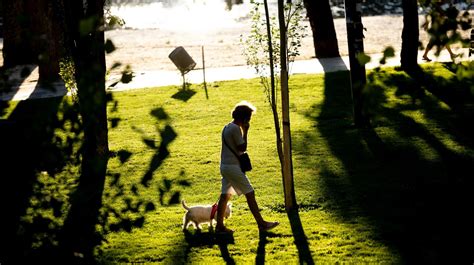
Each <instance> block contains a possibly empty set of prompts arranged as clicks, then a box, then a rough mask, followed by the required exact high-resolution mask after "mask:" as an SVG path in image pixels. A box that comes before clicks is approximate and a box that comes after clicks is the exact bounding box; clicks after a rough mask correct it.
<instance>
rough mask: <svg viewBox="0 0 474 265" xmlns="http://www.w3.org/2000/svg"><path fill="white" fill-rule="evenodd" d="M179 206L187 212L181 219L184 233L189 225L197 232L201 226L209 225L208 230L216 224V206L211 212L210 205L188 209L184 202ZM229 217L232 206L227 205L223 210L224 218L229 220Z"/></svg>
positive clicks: (211, 207)
mask: <svg viewBox="0 0 474 265" xmlns="http://www.w3.org/2000/svg"><path fill="white" fill-rule="evenodd" d="M181 204H182V205H183V208H184V209H186V210H187V212H186V213H185V214H184V217H183V231H186V229H187V228H188V227H189V226H190V225H192V226H194V228H197V229H198V230H201V229H202V226H201V224H207V225H209V229H210V230H212V229H213V225H214V224H215V223H216V219H217V213H216V210H217V205H216V206H214V210H213V206H212V205H196V206H192V207H188V206H187V205H186V202H185V201H184V200H182V201H181ZM231 215H232V204H231V203H229V204H227V207H226V209H225V213H224V217H225V218H229V217H230V216H231Z"/></svg>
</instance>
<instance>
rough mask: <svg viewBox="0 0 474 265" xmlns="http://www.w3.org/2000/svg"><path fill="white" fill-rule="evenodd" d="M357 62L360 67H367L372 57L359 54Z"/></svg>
mask: <svg viewBox="0 0 474 265" xmlns="http://www.w3.org/2000/svg"><path fill="white" fill-rule="evenodd" d="M356 57H357V61H359V64H360V65H366V64H367V63H368V62H370V56H368V55H367V54H365V53H363V52H361V53H359V54H357V56H356Z"/></svg>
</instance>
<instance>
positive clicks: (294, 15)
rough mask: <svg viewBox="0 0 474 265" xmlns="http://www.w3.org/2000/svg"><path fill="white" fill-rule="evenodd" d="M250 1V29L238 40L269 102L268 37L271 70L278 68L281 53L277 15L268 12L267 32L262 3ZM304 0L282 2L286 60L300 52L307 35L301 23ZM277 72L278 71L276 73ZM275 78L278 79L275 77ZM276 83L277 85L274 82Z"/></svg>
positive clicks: (275, 71)
mask: <svg viewBox="0 0 474 265" xmlns="http://www.w3.org/2000/svg"><path fill="white" fill-rule="evenodd" d="M250 3H251V4H252V5H253V9H252V10H251V12H250V16H251V17H252V24H251V31H250V34H249V35H248V36H246V37H244V36H241V38H240V42H241V44H242V45H243V53H244V55H245V58H246V60H247V65H249V66H252V67H253V68H254V69H255V71H256V72H257V74H258V75H259V76H260V80H261V82H262V85H263V86H264V89H265V92H266V94H267V96H268V100H269V102H271V90H272V88H271V87H270V82H269V80H268V77H269V76H270V69H269V60H270V56H269V45H268V42H269V41H270V42H271V44H272V47H273V56H272V57H273V65H274V73H278V72H279V69H280V67H279V65H280V61H279V58H280V57H279V56H280V34H279V27H278V20H277V18H276V16H270V21H269V22H268V23H269V24H270V34H271V36H268V34H267V26H266V23H267V21H266V19H265V15H264V11H263V10H262V9H263V7H264V6H263V3H262V2H261V1H258V0H252V1H250ZM302 10H303V1H293V3H290V4H286V5H285V12H286V27H287V38H288V50H287V51H284V52H285V53H286V54H287V55H288V61H289V62H292V61H293V60H294V58H295V57H296V56H298V55H299V48H300V47H301V40H302V39H303V38H304V37H305V36H306V33H305V30H306V26H303V25H302V24H301V21H302V19H303V17H302V13H301V12H302ZM275 76H278V74H275ZM277 82H278V79H277ZM276 87H278V85H276Z"/></svg>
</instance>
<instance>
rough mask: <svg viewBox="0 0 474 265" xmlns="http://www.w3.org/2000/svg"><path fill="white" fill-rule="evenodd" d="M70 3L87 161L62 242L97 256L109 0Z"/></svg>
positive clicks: (103, 163) (104, 151)
mask: <svg viewBox="0 0 474 265" xmlns="http://www.w3.org/2000/svg"><path fill="white" fill-rule="evenodd" d="M85 4H86V5H85V6H84V7H83V6H82V5H83V1H82V0H79V1H73V2H70V3H67V9H68V10H69V12H70V13H69V15H72V17H71V18H72V19H70V20H69V22H71V24H70V25H69V26H70V32H71V38H72V39H73V40H74V41H75V43H76V46H75V47H74V49H73V57H74V64H75V67H76V80H77V87H78V98H79V105H80V113H81V116H82V122H83V126H84V143H83V148H82V165H81V176H80V179H79V185H78V188H77V191H76V193H75V195H74V196H73V199H72V202H71V204H72V205H71V209H70V211H69V214H68V217H67V219H66V221H65V225H64V234H63V238H62V240H63V242H62V243H63V246H65V248H66V249H65V250H66V251H67V252H66V254H71V253H73V252H80V253H83V254H84V255H85V256H86V257H92V251H93V249H94V247H95V246H96V245H97V244H99V243H100V241H99V240H100V238H98V237H97V236H96V231H95V226H96V224H97V223H98V216H99V209H100V207H101V206H102V193H103V190H104V183H105V176H106V170H107V162H108V156H109V149H108V130H107V112H106V103H107V100H106V92H105V69H106V68H105V51H104V32H103V16H104V1H103V0H101V1H87V2H86V3H85ZM80 21H88V22H92V23H93V25H94V27H93V29H92V30H91V31H88V30H86V29H87V28H84V27H83V28H82V29H80V30H77V29H79V25H80V23H79V22H80Z"/></svg>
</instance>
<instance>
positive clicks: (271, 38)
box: [242, 0, 305, 209]
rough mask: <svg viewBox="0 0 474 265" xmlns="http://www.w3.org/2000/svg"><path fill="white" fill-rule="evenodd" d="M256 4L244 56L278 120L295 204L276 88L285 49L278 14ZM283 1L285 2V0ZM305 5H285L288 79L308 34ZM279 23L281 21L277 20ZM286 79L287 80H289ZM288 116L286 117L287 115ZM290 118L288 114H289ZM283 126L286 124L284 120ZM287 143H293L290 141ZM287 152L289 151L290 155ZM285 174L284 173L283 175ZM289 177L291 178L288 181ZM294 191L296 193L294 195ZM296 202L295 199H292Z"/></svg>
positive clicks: (278, 134) (288, 196)
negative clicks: (262, 87)
mask: <svg viewBox="0 0 474 265" xmlns="http://www.w3.org/2000/svg"><path fill="white" fill-rule="evenodd" d="M251 3H252V4H254V9H253V11H252V13H251V15H252V18H253V24H252V30H251V34H250V35H249V36H248V37H247V39H246V40H245V41H244V40H242V42H243V44H244V46H245V50H244V51H245V56H246V58H247V64H248V65H251V66H253V67H254V68H255V70H256V72H257V73H258V74H259V76H260V80H261V83H262V85H263V86H264V88H265V92H266V94H267V98H268V102H269V103H270V107H271V109H272V113H273V120H274V124H275V135H276V146H277V151H278V157H279V161H280V165H281V170H282V178H283V183H284V186H286V187H287V188H285V189H284V191H285V204H286V203H287V202H288V203H289V204H292V206H291V207H287V209H289V208H292V207H294V206H295V205H296V199H295V196H294V187H293V184H292V183H293V181H292V180H291V178H292V175H291V178H287V177H286V176H287V175H285V173H284V168H285V166H284V161H285V160H286V158H285V155H284V151H283V148H284V142H283V139H282V124H281V119H280V114H279V108H278V104H277V103H278V93H277V89H278V87H279V84H280V83H281V82H283V81H282V79H281V78H280V79H278V76H277V73H278V72H280V74H281V65H282V60H281V57H280V54H281V53H280V51H282V48H281V44H282V41H281V39H280V37H281V34H280V29H279V28H280V27H279V26H278V25H277V21H276V18H275V17H274V16H270V12H269V9H268V2H267V1H266V0H264V1H263V3H261V2H258V1H251ZM262 4H263V7H264V14H265V16H264V18H262V16H261V11H260V7H261V5H262ZM282 4H283V3H282ZM302 8H303V3H302V1H296V3H293V4H288V5H286V6H284V7H283V10H281V11H282V12H283V17H282V18H283V19H282V20H283V21H282V22H283V28H284V30H285V32H286V34H285V38H284V39H285V41H284V42H285V43H284V45H283V47H284V49H285V50H284V51H283V54H284V56H285V57H286V60H284V61H283V62H284V63H285V69H286V70H285V76H286V77H285V79H286V80H287V81H288V64H289V62H290V61H292V60H293V59H294V58H295V57H296V56H297V55H298V54H299V51H298V49H299V47H300V46H301V44H300V41H301V38H302V37H303V36H304V35H305V33H304V30H305V27H303V26H302V25H301V24H300V21H301V20H302V16H301V13H300V11H301V10H302ZM278 23H279V22H278ZM287 81H286V82H287ZM284 118H285V117H284ZM286 118H289V117H286ZM283 126H285V125H284V124H283ZM288 143H290V142H289V141H288ZM287 156H288V155H287ZM288 168H289V167H288ZM284 176H285V177H284ZM289 180H290V181H289ZM292 194H293V195H292ZM291 202H293V203H291Z"/></svg>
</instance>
